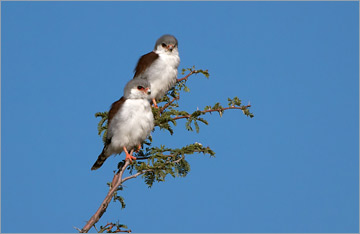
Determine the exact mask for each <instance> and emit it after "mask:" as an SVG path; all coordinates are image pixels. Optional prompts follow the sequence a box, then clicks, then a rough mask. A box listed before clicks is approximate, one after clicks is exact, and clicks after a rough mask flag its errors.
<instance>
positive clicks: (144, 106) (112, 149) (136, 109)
mask: <svg viewBox="0 0 360 234" xmlns="http://www.w3.org/2000/svg"><path fill="white" fill-rule="evenodd" d="M153 128H154V116H153V113H152V111H151V107H150V104H149V101H148V100H144V99H127V100H126V101H125V102H124V104H123V105H122V107H121V108H120V110H119V111H118V112H117V113H116V114H115V116H114V117H113V119H112V120H111V123H110V125H109V126H108V133H107V134H108V135H107V136H108V138H111V143H110V145H109V146H108V148H107V152H106V154H107V155H111V154H117V153H121V152H122V150H123V149H122V148H123V147H124V146H125V147H126V149H129V150H130V149H131V148H135V147H136V146H138V145H139V144H141V143H142V142H143V141H144V140H145V139H146V138H147V137H148V136H149V135H150V133H151V131H152V129H153Z"/></svg>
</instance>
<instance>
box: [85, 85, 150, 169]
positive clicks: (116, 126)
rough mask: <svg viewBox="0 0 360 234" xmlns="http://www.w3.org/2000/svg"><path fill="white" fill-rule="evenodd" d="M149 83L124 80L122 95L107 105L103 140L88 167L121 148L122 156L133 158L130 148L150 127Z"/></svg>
mask: <svg viewBox="0 0 360 234" xmlns="http://www.w3.org/2000/svg"><path fill="white" fill-rule="evenodd" d="M150 87H151V86H150V83H149V82H148V81H147V80H145V79H133V80H130V81H129V82H128V83H127V84H126V86H125V88H124V96H123V97H121V98H120V99H119V100H118V101H116V102H114V103H113V104H112V106H111V108H110V111H109V114H108V129H107V135H106V142H105V145H104V148H103V150H102V152H101V154H100V155H99V157H98V159H97V160H96V162H95V164H94V165H93V166H92V168H91V170H96V169H98V168H99V167H101V166H102V164H103V163H104V162H105V160H106V159H107V158H108V157H109V156H110V155H112V154H120V153H121V152H122V151H125V154H126V157H125V160H130V161H132V159H136V158H135V157H134V156H132V153H133V151H134V149H135V148H137V147H138V149H140V147H141V143H142V142H143V141H144V140H145V139H146V138H147V137H148V136H149V135H150V132H151V131H152V129H153V128H154V116H153V113H152V110H151V106H150V100H151V99H150V95H151V90H150ZM129 151H130V153H129Z"/></svg>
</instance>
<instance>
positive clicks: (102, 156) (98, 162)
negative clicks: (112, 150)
mask: <svg viewBox="0 0 360 234" xmlns="http://www.w3.org/2000/svg"><path fill="white" fill-rule="evenodd" d="M107 158H108V157H107V156H106V155H105V154H104V150H103V151H102V152H101V154H100V155H99V157H98V158H97V160H96V162H95V163H94V165H93V166H92V168H91V170H96V169H99V168H100V167H101V166H102V165H103V164H104V162H105V160H106V159H107Z"/></svg>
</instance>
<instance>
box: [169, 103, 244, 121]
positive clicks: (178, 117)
mask: <svg viewBox="0 0 360 234" xmlns="http://www.w3.org/2000/svg"><path fill="white" fill-rule="evenodd" d="M249 107H251V105H247V106H230V107H225V108H219V109H209V110H204V111H201V113H202V114H205V113H209V112H215V111H217V112H223V111H224V110H230V109H238V110H246V109H247V108H249ZM190 117H191V114H189V115H183V116H177V117H174V118H173V120H177V119H188V118H190Z"/></svg>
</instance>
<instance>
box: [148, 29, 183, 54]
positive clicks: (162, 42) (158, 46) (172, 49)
mask: <svg viewBox="0 0 360 234" xmlns="http://www.w3.org/2000/svg"><path fill="white" fill-rule="evenodd" d="M154 51H156V52H163V53H164V52H165V53H178V41H177V40H176V38H175V37H174V36H172V35H168V34H166V35H163V36H162V37H160V38H159V39H158V40H157V41H156V43H155V48H154Z"/></svg>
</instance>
